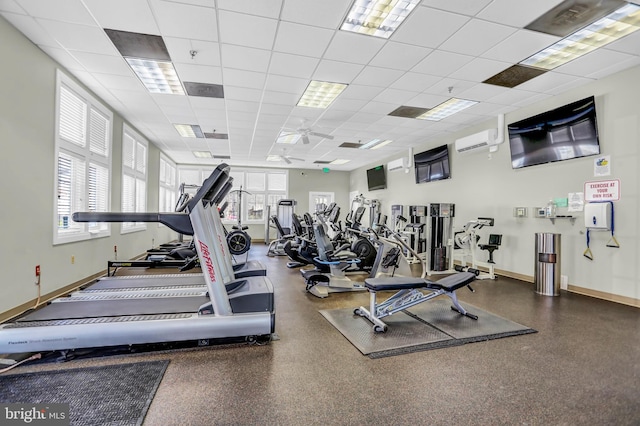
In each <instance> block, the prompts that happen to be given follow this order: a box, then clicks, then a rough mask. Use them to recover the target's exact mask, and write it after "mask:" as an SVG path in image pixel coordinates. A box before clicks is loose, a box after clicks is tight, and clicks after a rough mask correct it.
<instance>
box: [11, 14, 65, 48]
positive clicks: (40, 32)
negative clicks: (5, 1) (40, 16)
mask: <svg viewBox="0 0 640 426" xmlns="http://www.w3.org/2000/svg"><path fill="white" fill-rule="evenodd" d="M2 16H3V17H4V18H5V19H6V20H7V21H9V22H10V23H11V24H12V25H13V26H14V27H16V28H17V29H18V30H19V31H20V32H22V33H24V34H25V36H27V37H28V38H29V40H31V41H32V42H33V43H34V44H37V45H38V46H49V47H55V48H60V45H59V44H58V43H57V42H56V41H55V40H53V39H52V38H51V36H50V35H49V34H48V33H47V31H45V29H44V28H42V27H41V26H40V24H38V22H36V20H35V19H34V18H32V17H31V16H26V15H18V14H15V13H7V12H3V13H2Z"/></svg>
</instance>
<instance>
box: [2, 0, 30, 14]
mask: <svg viewBox="0 0 640 426" xmlns="http://www.w3.org/2000/svg"><path fill="white" fill-rule="evenodd" d="M0 12H8V13H16V14H20V15H25V14H26V13H27V12H26V11H25V10H24V9H23V8H21V7H20V6H19V5H18V3H16V2H15V1H14V0H2V1H0Z"/></svg>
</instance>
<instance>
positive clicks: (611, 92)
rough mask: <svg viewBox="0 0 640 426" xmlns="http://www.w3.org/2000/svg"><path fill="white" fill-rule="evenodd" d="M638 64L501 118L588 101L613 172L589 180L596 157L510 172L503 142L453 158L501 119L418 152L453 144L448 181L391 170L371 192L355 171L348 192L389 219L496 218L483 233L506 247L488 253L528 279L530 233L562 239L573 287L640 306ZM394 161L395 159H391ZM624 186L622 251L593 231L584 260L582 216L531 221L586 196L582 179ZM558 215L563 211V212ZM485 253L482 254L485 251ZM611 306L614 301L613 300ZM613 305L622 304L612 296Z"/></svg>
mask: <svg viewBox="0 0 640 426" xmlns="http://www.w3.org/2000/svg"><path fill="white" fill-rule="evenodd" d="M638 81H640V67H636V68H633V69H629V70H626V71H623V72H621V73H619V74H616V75H614V76H611V77H609V78H605V79H602V80H600V81H596V82H593V83H590V84H588V85H586V86H584V87H580V88H577V89H574V90H571V91H569V92H566V93H562V94H560V95H557V96H553V97H550V98H548V99H546V100H544V101H542V102H539V103H536V104H533V105H530V106H527V107H526V108H522V109H520V110H517V111H515V112H512V113H509V114H506V116H505V123H506V124H509V123H512V122H515V121H518V120H520V119H523V118H527V117H530V116H532V115H535V114H538V113H541V112H545V111H548V110H550V109H553V108H556V107H559V106H562V105H564V104H567V103H570V102H572V101H575V100H578V99H582V98H585V97H587V96H591V95H594V96H595V97H596V109H597V116H598V117H597V118H598V129H599V135H600V143H601V153H602V154H603V155H610V156H611V163H612V167H611V170H612V174H611V176H607V177H604V178H596V177H594V157H587V158H582V159H574V160H569V161H562V162H558V163H552V164H546V165H539V166H532V167H527V168H524V169H518V170H513V169H512V167H511V159H510V151H509V145H508V140H507V141H506V142H505V143H504V144H503V145H501V146H500V149H499V151H498V152H497V153H494V154H492V156H491V157H492V158H490V159H489V158H488V152H483V153H480V154H477V153H476V154H466V155H464V154H458V153H456V152H455V149H454V148H453V146H452V144H453V142H454V141H455V139H457V138H460V137H462V136H466V135H469V134H474V133H476V132H479V131H481V130H483V129H487V128H491V127H494V128H495V127H496V126H497V118H496V119H495V120H491V121H489V122H486V123H483V124H482V125H479V126H475V127H473V128H470V129H466V130H465V131H464V132H460V133H457V134H454V135H451V136H450V137H444V138H440V139H437V140H431V141H428V142H426V143H425V144H424V145H423V146H422V147H420V148H416V149H415V152H416V153H417V152H421V151H423V150H426V149H428V148H432V147H435V146H438V145H441V144H444V143H447V144H450V155H451V175H452V177H451V179H449V180H446V181H440V182H431V183H425V184H420V185H416V184H415V183H414V175H413V170H411V173H409V174H404V173H403V172H391V173H387V179H388V188H387V189H386V190H379V191H374V192H371V193H367V191H366V189H367V182H366V169H367V168H369V167H372V166H375V165H378V164H380V163H381V162H376V164H371V165H369V166H367V167H363V168H361V169H358V170H356V171H354V172H352V174H351V184H350V185H351V190H352V191H360V192H363V193H364V194H365V195H367V196H369V197H371V198H378V199H380V200H382V208H383V212H384V213H386V214H390V205H391V204H414V205H416V204H417V205H420V204H426V203H437V202H452V203H455V207H456V218H455V228H456V229H459V228H461V227H462V226H463V225H464V224H465V223H466V222H467V221H468V220H471V219H475V218H477V217H494V218H495V226H494V227H493V228H484V229H483V233H482V235H483V237H484V241H486V238H487V235H488V234H489V233H497V234H503V242H502V247H501V248H500V249H499V250H498V251H496V252H495V253H494V258H495V261H496V263H497V265H496V267H497V268H498V269H502V270H506V271H510V272H514V273H516V274H522V275H526V276H530V277H531V276H533V271H534V242H535V233H537V232H553V233H560V234H561V235H562V237H561V238H562V253H561V254H562V258H561V259H562V260H561V270H562V274H563V275H567V276H568V279H569V284H570V285H571V286H573V288H574V289H575V290H576V291H581V289H577V288H575V287H580V288H582V289H587V292H588V293H590V294H597V293H598V292H602V293H604V296H605V297H606V296H607V295H614V296H621V297H622V298H630V300H623V301H624V302H631V303H632V304H635V301H638V299H640V266H639V265H638V259H640V239H639V238H638V229H639V225H640V215H638V208H639V207H640V206H639V205H638V197H639V195H640V184H639V179H638V169H639V168H640V158H639V156H638V143H639V135H640V129H639V122H640V121H639V117H640V102H638V99H639V95H640V89H638V83H637V82H638ZM395 158H398V157H391V158H389V159H388V160H392V159H395ZM609 179H620V181H621V199H620V201H618V202H616V203H615V231H616V237H617V239H618V241H619V243H620V248H618V249H615V248H607V247H606V246H605V245H606V243H607V242H608V240H609V238H610V234H609V233H606V232H594V233H592V234H591V250H592V252H593V255H594V260H593V261H589V260H588V259H586V258H585V257H584V256H583V252H584V250H585V248H586V237H585V227H584V221H583V216H582V213H578V214H577V215H578V216H579V217H578V219H577V220H576V221H575V224H573V225H572V224H571V222H570V221H569V220H561V219H558V220H556V221H555V225H554V224H552V223H551V221H550V220H548V219H538V218H535V217H533V216H534V212H533V209H532V207H535V206H545V205H546V203H547V201H548V200H549V199H551V198H560V197H567V194H568V193H570V192H582V191H583V187H584V182H585V181H593V180H609ZM516 206H525V207H529V216H528V217H527V218H525V219H516V218H515V217H513V208H514V207H516ZM558 213H559V214H568V213H567V212H566V209H560V210H559V212H558ZM483 254H484V255H485V256H486V252H483ZM612 299H616V297H613V298H612ZM618 299H619V298H618Z"/></svg>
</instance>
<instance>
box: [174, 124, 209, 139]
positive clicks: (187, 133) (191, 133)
mask: <svg viewBox="0 0 640 426" xmlns="http://www.w3.org/2000/svg"><path fill="white" fill-rule="evenodd" d="M173 127H175V128H176V130H177V131H178V133H179V134H180V136H182V137H183V138H204V133H202V129H200V126H198V125H196V124H174V125H173Z"/></svg>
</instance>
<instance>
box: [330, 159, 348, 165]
mask: <svg viewBox="0 0 640 426" xmlns="http://www.w3.org/2000/svg"><path fill="white" fill-rule="evenodd" d="M349 161H351V160H341V159H337V160H333V161H332V162H330V163H329V164H333V165H335V166H339V165H340V164H347V163H348V162H349Z"/></svg>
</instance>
